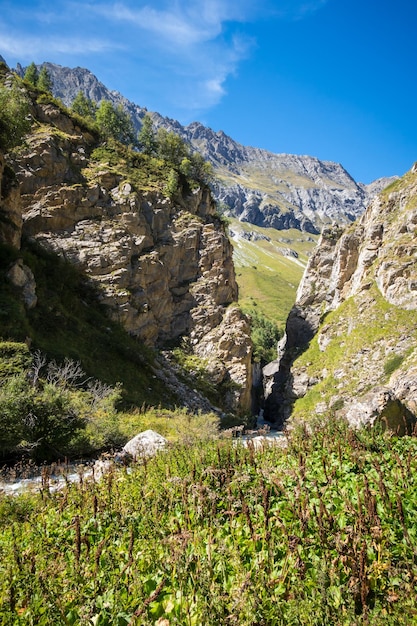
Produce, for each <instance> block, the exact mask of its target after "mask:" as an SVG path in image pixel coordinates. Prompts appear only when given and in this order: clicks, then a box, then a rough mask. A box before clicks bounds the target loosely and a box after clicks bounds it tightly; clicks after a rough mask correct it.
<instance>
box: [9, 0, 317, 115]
mask: <svg viewBox="0 0 417 626" xmlns="http://www.w3.org/2000/svg"><path fill="white" fill-rule="evenodd" d="M326 1H327V0H279V1H277V0H116V1H114V2H113V1H112V0H89V1H88V0H87V1H82V0H55V1H54V4H53V5H51V4H50V3H49V2H47V0H34V2H33V7H32V8H31V10H28V9H26V12H24V11H23V9H13V10H11V11H10V13H9V14H8V15H6V12H3V16H0V54H1V53H2V54H3V55H4V56H5V57H6V59H7V57H8V56H10V57H13V58H15V59H18V60H20V61H22V62H23V63H25V62H26V61H32V60H36V61H37V62H40V61H43V60H50V61H53V62H58V63H62V64H68V65H70V64H73V63H81V64H83V65H85V66H87V67H91V66H93V65H95V67H104V66H106V64H107V65H108V66H109V68H110V67H111V68H113V72H114V68H116V67H120V69H121V71H122V72H123V68H124V67H125V66H127V65H129V67H130V68H132V69H133V70H134V71H138V73H139V74H140V75H141V76H142V77H143V80H142V85H143V87H142V93H143V94H144V97H145V98H146V97H147V96H148V95H149V94H150V95H151V96H152V97H153V99H154V100H155V101H156V100H157V99H158V90H159V92H160V91H161V90H163V91H164V98H165V100H166V101H168V98H169V99H170V101H171V103H172V105H173V107H174V108H175V107H177V108H178V109H182V110H183V111H184V113H185V114H187V112H188V114H192V112H193V111H194V112H196V113H197V112H198V113H199V112H200V111H204V110H207V109H209V108H212V107H213V106H215V105H216V104H217V103H218V102H219V101H220V100H221V99H222V98H223V97H224V95H225V94H226V83H227V80H228V78H229V77H230V76H233V75H234V74H235V73H236V72H237V70H238V68H239V65H240V64H241V63H242V62H243V61H244V59H245V58H247V57H248V56H249V55H250V53H251V51H252V49H253V47H254V41H253V40H252V39H251V38H250V37H249V36H247V35H246V34H245V26H244V24H245V23H248V22H254V21H257V20H262V19H268V17H269V18H271V17H275V18H277V17H278V18H279V17H281V18H282V17H286V18H290V19H298V18H301V17H303V16H304V15H306V14H307V13H311V11H313V10H316V9H318V8H320V6H322V5H323V4H324V3H325V2H326ZM8 6H9V8H10V7H11V4H9V5H8ZM1 22H3V24H4V25H3V26H2V25H1ZM8 22H9V23H8ZM1 31H3V36H1ZM34 33H36V34H34ZM118 52H119V54H118ZM110 54H112V55H113V56H110ZM91 55H95V56H94V59H92V57H91ZM145 77H147V78H145ZM103 78H104V77H103ZM144 104H145V105H146V102H144ZM177 114H179V111H177Z"/></svg>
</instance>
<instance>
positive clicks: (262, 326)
mask: <svg viewBox="0 0 417 626" xmlns="http://www.w3.org/2000/svg"><path fill="white" fill-rule="evenodd" d="M244 312H245V313H246V314H247V315H249V316H250V318H251V329H252V332H251V338H252V342H253V356H254V360H255V361H260V362H261V363H264V364H265V363H268V362H270V361H273V360H274V359H276V358H277V343H278V341H279V340H280V338H281V332H280V330H279V328H278V326H277V325H276V324H275V323H274V322H272V321H271V320H269V319H268V318H267V317H265V315H263V314H262V313H261V312H260V311H257V310H256V309H247V310H245V311H244Z"/></svg>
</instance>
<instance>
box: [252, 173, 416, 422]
mask: <svg viewBox="0 0 417 626" xmlns="http://www.w3.org/2000/svg"><path fill="white" fill-rule="evenodd" d="M416 291H417V164H416V165H415V166H414V167H413V168H412V170H411V171H410V172H408V173H407V174H406V175H405V176H404V177H402V178H401V179H400V180H398V181H396V182H394V183H393V184H391V185H390V186H389V187H388V188H386V189H385V190H384V191H383V192H382V193H380V194H379V196H377V197H376V198H375V199H374V200H373V202H372V203H371V204H370V206H369V207H368V209H367V211H366V212H365V214H364V215H363V216H362V217H361V218H360V219H359V220H357V221H356V222H355V223H354V224H353V225H351V226H350V227H348V228H347V229H345V230H344V229H342V228H340V227H329V228H326V229H324V230H323V233H322V235H321V238H320V242H319V245H318V247H317V249H316V250H315V252H314V253H313V254H312V256H311V258H310V259H309V263H308V266H307V268H306V271H305V273H304V277H303V279H302V281H301V283H300V285H299V288H298V292H297V298H296V303H295V305H294V307H293V309H292V311H291V313H290V315H289V317H288V320H287V325H286V336H285V338H284V340H283V341H282V343H281V344H280V346H279V358H278V360H277V361H274V362H273V363H271V364H269V365H268V366H267V367H266V368H265V369H264V373H265V376H266V380H267V383H266V396H267V400H266V414H267V415H268V416H269V418H270V419H273V420H274V421H276V422H278V423H283V422H285V421H286V420H287V419H288V418H290V417H292V419H295V418H297V417H302V418H303V419H309V417H308V416H310V418H311V416H312V415H313V416H314V415H315V416H316V417H319V416H323V415H327V416H330V417H332V418H334V417H341V416H343V417H345V418H347V419H348V421H349V422H350V423H351V424H352V425H354V426H356V425H359V424H363V423H365V424H366V423H369V424H373V423H375V422H377V421H381V422H383V423H387V424H388V425H389V426H390V427H392V428H394V429H399V430H401V431H402V432H404V431H405V430H406V428H407V427H409V425H410V424H412V423H414V422H415V420H416V417H417V351H416V340H417V298H416Z"/></svg>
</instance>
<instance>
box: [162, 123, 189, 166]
mask: <svg viewBox="0 0 417 626" xmlns="http://www.w3.org/2000/svg"><path fill="white" fill-rule="evenodd" d="M157 155H158V157H159V158H160V159H164V161H168V163H170V164H172V165H175V166H176V167H179V166H180V164H181V161H182V160H183V159H185V158H187V157H188V155H189V149H188V146H187V144H186V143H185V141H184V140H183V139H181V137H180V136H179V135H177V134H176V133H172V132H169V131H167V130H166V129H165V128H159V129H158V133H157Z"/></svg>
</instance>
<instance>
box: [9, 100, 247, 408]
mask: <svg viewBox="0 0 417 626" xmlns="http://www.w3.org/2000/svg"><path fill="white" fill-rule="evenodd" d="M34 106H35V110H34V115H35V118H36V120H37V121H38V124H39V126H38V128H37V132H36V133H33V134H32V135H30V136H29V137H28V138H27V142H26V146H25V147H23V148H22V149H21V150H20V151H19V152H18V153H17V154H16V155H15V156H14V157H13V161H12V165H13V168H14V170H15V172H16V178H17V181H18V182H19V187H20V193H21V207H22V210H23V225H22V232H23V235H24V237H26V238H29V239H31V240H34V241H36V242H37V243H38V244H39V245H40V246H42V247H43V248H45V249H47V250H50V251H52V252H54V253H56V254H58V255H59V256H61V257H63V258H64V259H66V260H67V261H69V262H71V263H72V264H74V265H75V266H77V268H79V270H81V271H82V272H83V273H84V274H85V275H86V277H87V278H88V280H89V281H90V282H91V283H92V284H93V285H94V286H95V287H96V289H97V291H98V293H99V297H100V299H101V301H102V302H103V304H104V305H105V306H106V307H107V309H108V312H109V314H110V316H111V317H112V318H113V319H114V320H116V321H117V322H119V323H121V324H122V325H123V326H124V327H125V329H126V330H127V331H128V332H129V333H130V334H131V335H133V336H135V337H137V338H138V340H139V341H141V342H143V343H145V344H147V345H148V346H150V347H157V348H161V347H165V346H170V345H173V344H175V343H176V342H178V341H179V340H180V338H181V337H183V336H187V337H190V340H191V346H192V349H193V351H194V352H195V354H197V355H201V357H202V358H203V356H205V354H206V352H207V350H208V351H209V352H210V359H209V361H210V367H211V368H212V370H213V371H215V370H216V372H217V373H216V376H217V377H218V379H219V380H221V381H222V382H223V383H227V381H229V382H230V387H231V388H233V393H232V394H231V396H230V398H227V400H226V405H227V407H228V408H230V409H231V410H236V409H237V408H238V409H239V410H243V411H245V410H247V409H249V408H250V386H251V341H250V329H249V325H248V322H247V320H246V318H245V317H244V316H243V315H242V314H241V313H240V312H239V311H238V310H237V309H235V308H231V309H230V308H229V305H230V304H231V303H233V302H236V301H237V295H238V292H237V283H236V280H235V272H234V266H233V260H232V246H231V244H230V242H229V240H228V238H227V235H226V233H225V229H224V226H223V224H222V222H221V220H220V219H219V217H218V216H217V213H216V205H215V202H214V200H213V198H212V196H211V193H210V190H209V189H208V188H198V189H195V190H194V191H189V190H188V191H185V192H183V193H182V192H181V191H179V193H178V194H177V196H176V199H175V201H173V200H172V199H170V198H168V197H167V196H166V195H165V194H164V193H163V192H162V191H161V189H160V188H159V189H158V188H156V187H154V188H153V189H152V188H149V187H148V188H143V187H138V185H137V184H135V182H134V180H133V179H134V178H135V176H134V173H133V174H132V175H131V176H130V174H129V172H130V173H131V171H130V170H128V169H125V170H124V169H123V166H122V165H120V166H117V167H111V166H109V164H108V163H106V162H105V161H104V162H101V161H97V159H95V160H94V159H93V160H91V159H90V155H91V153H92V150H93V149H94V148H95V147H97V144H96V143H95V140H94V138H93V137H92V136H91V135H90V134H89V133H88V132H86V131H85V130H82V129H81V128H80V127H78V126H77V125H76V124H75V123H74V122H73V120H72V119H71V118H69V117H68V116H66V115H65V114H64V113H62V111H60V109H59V108H57V107H56V106H54V105H52V104H37V105H34ZM132 177H133V179H132ZM20 269H22V268H20Z"/></svg>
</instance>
